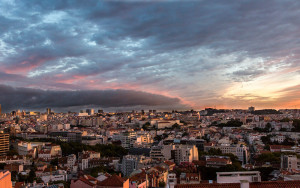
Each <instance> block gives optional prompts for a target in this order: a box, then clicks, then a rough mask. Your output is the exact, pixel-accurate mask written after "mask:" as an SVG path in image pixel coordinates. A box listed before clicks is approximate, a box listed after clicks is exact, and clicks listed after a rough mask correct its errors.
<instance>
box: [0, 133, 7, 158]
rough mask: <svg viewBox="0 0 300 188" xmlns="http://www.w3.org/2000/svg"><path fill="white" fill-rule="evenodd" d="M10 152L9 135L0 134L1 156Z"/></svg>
mask: <svg viewBox="0 0 300 188" xmlns="http://www.w3.org/2000/svg"><path fill="white" fill-rule="evenodd" d="M8 151H9V134H4V133H0V155H5V154H6V153H7V152H8Z"/></svg>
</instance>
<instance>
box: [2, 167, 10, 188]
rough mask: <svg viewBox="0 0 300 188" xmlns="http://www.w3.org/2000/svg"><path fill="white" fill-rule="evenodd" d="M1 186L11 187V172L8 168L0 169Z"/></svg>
mask: <svg viewBox="0 0 300 188" xmlns="http://www.w3.org/2000/svg"><path fill="white" fill-rule="evenodd" d="M0 187H1V188H11V187H12V182H11V174H10V172H9V171H8V170H1V171H0Z"/></svg>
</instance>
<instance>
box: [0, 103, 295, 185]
mask: <svg viewBox="0 0 300 188" xmlns="http://www.w3.org/2000/svg"><path fill="white" fill-rule="evenodd" d="M0 117H1V118H0V130H1V134H0V168H1V172H0V185H1V186H0V187H30V188H42V187H70V188H80V187H91V188H98V187H99V188H107V187H123V188H149V187H165V188H180V187H218V186H220V187H222V186H225V185H226V187H255V186H256V187H263V186H272V185H279V187H298V186H299V185H300V184H299V183H300V180H299V178H300V157H299V156H300V109H282V110H274V109H265V110H255V108H254V107H249V108H248V109H246V110H243V109H214V108H206V109H205V110H201V111H194V110H190V111H176V110H173V111H172V112H158V111H156V110H147V111H146V110H142V111H135V110H133V111H131V112H117V113H116V112H104V111H103V110H101V109H100V110H97V111H95V110H94V109H86V110H81V111H80V112H78V113H77V112H68V113H57V112H53V111H52V110H51V109H50V108H47V109H46V110H45V112H37V111H21V110H15V111H12V112H10V113H2V114H1V116H0Z"/></svg>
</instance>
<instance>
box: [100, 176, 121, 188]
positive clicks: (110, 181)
mask: <svg viewBox="0 0 300 188" xmlns="http://www.w3.org/2000/svg"><path fill="white" fill-rule="evenodd" d="M124 182H125V180H124V179H123V178H121V177H120V176H117V175H112V176H111V177H109V178H107V179H105V180H103V181H102V182H100V183H98V185H99V186H106V187H123V183H124Z"/></svg>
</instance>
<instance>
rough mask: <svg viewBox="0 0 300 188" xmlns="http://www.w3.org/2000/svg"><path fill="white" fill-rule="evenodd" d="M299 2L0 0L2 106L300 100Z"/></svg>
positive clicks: (272, 104)
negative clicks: (62, 0) (18, 0)
mask: <svg viewBox="0 0 300 188" xmlns="http://www.w3.org/2000/svg"><path fill="white" fill-rule="evenodd" d="M299 8H300V2H298V1H287V2H281V1H264V2H261V1H251V3H250V2H247V1H226V2H224V1H188V2H177V1H170V2H161V1H154V2H140V1H112V2H109V1H88V2H82V1H64V2H61V1H20V2H16V1H13V0H2V1H1V3H0V23H2V24H1V26H0V82H1V84H0V91H1V92H0V104H2V112H8V111H11V110H16V109H46V108H48V107H50V108H52V109H58V110H60V111H66V110H68V109H71V110H73V111H74V110H76V111H79V110H80V109H85V108H89V107H93V108H98V107H99V108H106V109H116V110H122V109H123V110H128V109H161V110H172V109H178V110H190V109H194V110H198V109H204V108H205V107H215V106H216V107H217V108H220V109H222V108H225V109H232V108H239V109H247V108H248V107H249V106H255V107H256V108H257V109H269V108H274V109H285V108H289V109H294V108H299V107H300V63H299V60H298V59H299V55H298V54H299V52H300V47H299V42H300V37H299V32H298V31H299V29H300V23H299V22H300V21H299V19H298V18H299V16H300V13H299V11H298V10H299Z"/></svg>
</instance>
